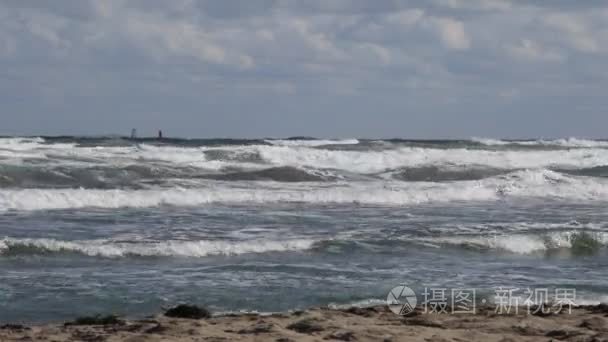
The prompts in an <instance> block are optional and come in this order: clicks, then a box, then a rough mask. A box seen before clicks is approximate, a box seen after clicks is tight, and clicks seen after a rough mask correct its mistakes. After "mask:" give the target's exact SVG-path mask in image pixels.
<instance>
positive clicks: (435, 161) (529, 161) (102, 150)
mask: <svg viewBox="0 0 608 342" xmlns="http://www.w3.org/2000/svg"><path fill="white" fill-rule="evenodd" d="M0 140H2V139H0ZM4 140H6V141H5V143H4V145H3V143H2V141H0V158H3V159H4V160H3V163H10V162H11V161H13V162H14V163H20V162H21V161H22V160H24V159H28V158H34V159H47V160H48V162H49V163H52V164H53V165H59V164H60V165H65V166H68V167H70V166H76V167H78V166H90V165H91V164H95V165H99V164H101V165H105V166H120V165H130V164H139V163H156V162H158V163H164V164H170V165H176V166H188V167H196V168H202V169H209V170H214V171H218V170H222V169H225V168H230V167H238V168H241V169H242V168H246V169H259V168H263V167H266V166H267V164H270V165H272V166H285V167H296V168H314V169H338V170H345V171H348V172H356V173H364V174H369V173H379V172H384V171H387V170H395V169H399V168H404V167H420V166H437V167H442V168H444V167H445V168H450V167H452V168H453V167H454V166H468V167H489V168H496V169H524V168H549V167H559V168H568V169H580V168H590V167H597V166H604V165H608V149H604V148H592V146H591V145H590V146H588V148H579V149H571V150H568V151H566V150H561V151H560V150H499V151H493V150H480V149H466V148H457V149H456V148H454V149H438V148H437V149H436V148H421V147H401V148H392V149H386V150H381V151H377V150H376V151H369V150H368V151H361V150H358V151H357V150H348V151H345V150H327V149H318V148H312V147H311V146H301V145H298V144H296V143H293V144H292V145H290V146H279V145H277V146H266V145H253V146H221V147H175V146H154V145H148V144H140V145H139V146H99V147H80V146H78V147H77V146H75V145H74V144H41V141H39V140H35V139H34V140H31V141H30V140H23V138H10V139H8V140H7V139H4ZM7 141H10V143H8V142H7ZM306 141H308V140H306ZM311 141H314V142H317V143H318V142H319V141H318V140H311ZM355 141H356V140H353V141H350V142H351V143H355ZM568 141H570V140H568ZM287 142H293V141H292V140H287ZM296 142H297V141H296ZM325 142H329V140H328V141H325ZM342 142H343V143H346V142H348V141H342ZM521 143H522V144H523V143H525V142H521ZM570 143H572V141H570ZM593 143H597V144H600V143H601V142H593ZM606 144H608V142H606ZM9 145H10V147H7V146H9ZM579 145H580V146H585V145H584V144H583V143H579ZM208 151H224V152H225V151H228V152H230V153H232V154H233V156H232V157H231V158H227V159H225V160H223V159H221V158H220V159H208V158H207V157H206V155H205V152H208ZM252 155H255V156H259V157H260V158H261V160H260V162H251V161H248V159H247V156H252ZM239 156H242V157H243V158H240V157H239ZM264 162H265V163H266V165H264Z"/></svg>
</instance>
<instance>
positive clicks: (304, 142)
mask: <svg viewBox="0 0 608 342" xmlns="http://www.w3.org/2000/svg"><path fill="white" fill-rule="evenodd" d="M265 141H266V142H267V143H269V144H272V145H278V146H308V147H315V146H326V145H356V144H358V143H359V140H357V139H344V140H322V139H279V140H271V139H269V140H265Z"/></svg>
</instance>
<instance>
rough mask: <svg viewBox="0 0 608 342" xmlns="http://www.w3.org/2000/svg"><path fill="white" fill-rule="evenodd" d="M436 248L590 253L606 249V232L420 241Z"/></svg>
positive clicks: (572, 232)
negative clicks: (454, 247)
mask: <svg viewBox="0 0 608 342" xmlns="http://www.w3.org/2000/svg"><path fill="white" fill-rule="evenodd" d="M423 241H426V242H428V243H429V244H432V245H437V246H442V245H443V246H457V247H464V248H467V249H476V250H486V249H490V250H502V251H506V252H511V253H517V254H531V253H538V252H551V251H558V250H570V251H572V252H575V253H582V254H585V253H593V252H595V251H597V250H599V249H600V248H605V247H606V246H608V233H605V232H587V231H578V230H573V231H565V232H555V233H548V234H543V235H524V234H521V235H520V234H515V235H494V236H485V237H484V236H466V237H447V238H435V239H427V240H423Z"/></svg>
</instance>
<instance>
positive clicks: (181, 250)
mask: <svg viewBox="0 0 608 342" xmlns="http://www.w3.org/2000/svg"><path fill="white" fill-rule="evenodd" d="M314 243H315V241H314V240H308V239H297V240H284V241H278V240H275V241H269V240H250V241H236V242H230V241H211V240H199V241H177V240H176V241H162V242H135V243H124V242H112V241H109V240H80V241H64V240H56V239H15V238H8V237H7V238H4V239H2V240H0V253H6V252H8V251H10V250H11V249H14V248H20V247H21V248H33V249H36V250H39V251H42V252H76V253H82V254H85V255H89V256H101V257H123V256H128V255H134V256H178V257H204V256H209V255H238V254H246V253H265V252H282V251H298V250H307V249H310V248H311V247H312V246H313V244H314Z"/></svg>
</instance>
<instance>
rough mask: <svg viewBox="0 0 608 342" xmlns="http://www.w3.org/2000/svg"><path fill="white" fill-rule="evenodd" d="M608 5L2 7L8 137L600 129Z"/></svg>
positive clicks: (3, 129)
mask: <svg viewBox="0 0 608 342" xmlns="http://www.w3.org/2000/svg"><path fill="white" fill-rule="evenodd" d="M607 57H608V3H607V2H606V1H602V0H599V1H594V0H586V1H571V0H552V1H545V0H530V1H523V0H521V1H518V0H411V1H405V0H404V1H398V0H380V1H373V0H352V1H347V0H298V1H296V0H293V1H289V0H285V1H280V0H259V1H257V0H256V1H251V0H242V1H236V0H235V1H222V0H209V1H195V0H171V1H168V0H131V1H129V0H108V1H104V0H99V1H94V0H90V1H87V0H55V1H38V0H1V1H0V101H1V103H2V106H1V107H0V122H1V125H0V134H107V133H122V134H127V135H128V134H129V132H130V129H131V127H137V128H138V131H139V132H140V134H145V133H149V134H154V132H155V130H156V129H158V128H162V129H163V130H164V131H165V135H171V136H185V137H210V136H214V137H220V136H221V137H267V136H283V137H284V136H292V135H310V136H324V137H411V138H438V137H444V138H459V137H460V138H466V137H471V136H477V137H479V136H483V137H512V138H515V137H546V138H548V137H568V136H577V137H608V96H607V94H608V58H607Z"/></svg>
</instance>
